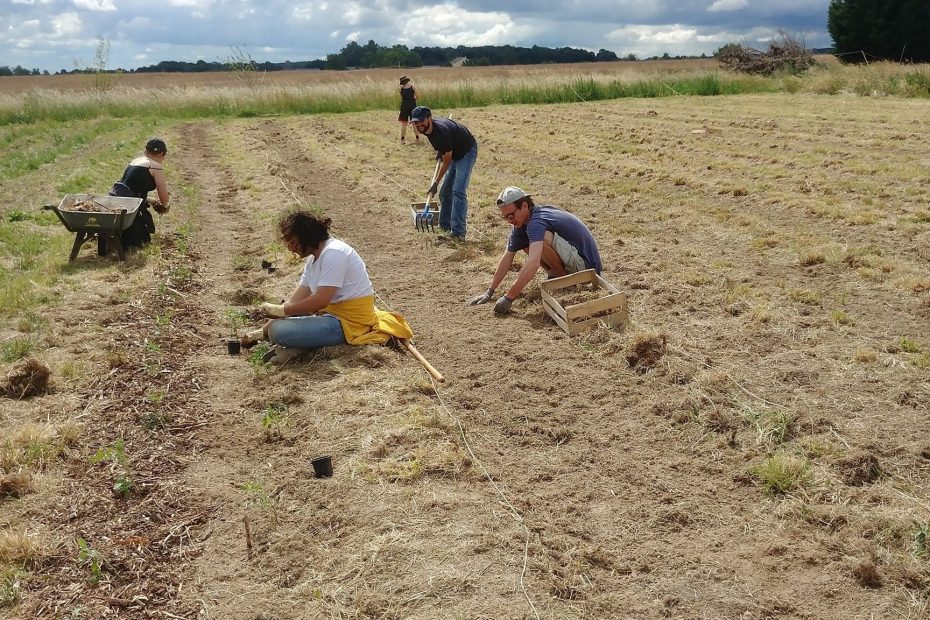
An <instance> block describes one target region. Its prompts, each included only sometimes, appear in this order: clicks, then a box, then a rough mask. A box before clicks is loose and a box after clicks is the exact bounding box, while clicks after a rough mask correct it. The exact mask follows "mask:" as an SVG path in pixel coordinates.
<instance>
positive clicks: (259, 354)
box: [249, 342, 271, 373]
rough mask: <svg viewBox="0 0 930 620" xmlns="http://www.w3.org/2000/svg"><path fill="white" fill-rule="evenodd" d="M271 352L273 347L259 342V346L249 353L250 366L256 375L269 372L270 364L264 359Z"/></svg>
mask: <svg viewBox="0 0 930 620" xmlns="http://www.w3.org/2000/svg"><path fill="white" fill-rule="evenodd" d="M270 350H271V345H270V344H268V343H267V342H259V343H258V344H257V345H255V346H254V347H252V350H251V351H249V364H251V365H252V370H254V371H255V372H256V373H261V372H264V371H265V370H267V368H268V363H266V362H265V360H264V359H262V358H263V357H264V356H265V353H268V351H270Z"/></svg>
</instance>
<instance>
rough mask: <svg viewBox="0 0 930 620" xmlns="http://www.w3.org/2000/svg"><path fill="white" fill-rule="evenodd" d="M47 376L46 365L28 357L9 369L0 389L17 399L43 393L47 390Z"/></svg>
mask: <svg viewBox="0 0 930 620" xmlns="http://www.w3.org/2000/svg"><path fill="white" fill-rule="evenodd" d="M48 377H49V370H48V367H47V366H46V365H45V364H43V363H42V362H40V361H38V360H36V359H35V358H31V357H30V358H29V359H27V360H26V361H24V362H21V363H19V364H16V365H15V366H13V368H11V369H10V371H9V372H8V373H7V375H6V381H5V382H4V384H3V386H2V389H0V391H2V392H3V393H4V394H5V395H7V396H9V397H10V398H16V399H18V400H22V399H23V398H29V397H30V396H35V395H36V394H43V393H45V392H46V391H47V390H48Z"/></svg>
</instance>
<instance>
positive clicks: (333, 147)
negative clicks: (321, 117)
mask: <svg viewBox="0 0 930 620" xmlns="http://www.w3.org/2000/svg"><path fill="white" fill-rule="evenodd" d="M318 129H324V126H323V121H320V124H319V126H318ZM326 146H328V147H329V148H331V149H333V150H334V151H336V152H338V153H339V154H340V155H342V156H343V158H345V159H347V160H350V161H351V159H352V158H351V157H349V154H348V153H346V152H345V151H343V150H342V149H341V148H339V147H338V146H336V145H335V144H333V143H332V142H330V143H328V144H327V145H326ZM359 163H360V162H359ZM363 165H365V166H368V167H369V168H371V169H372V170H374V171H375V172H377V173H378V174H380V175H381V176H383V177H384V178H385V179H387V180H388V181H390V182H391V183H393V184H394V185H396V186H397V187H399V188H401V189H402V190H404V191H405V192H407V193H408V194H410V195H411V196H415V197H417V198H419V197H420V195H419V194H418V193H417V192H415V191H413V190H412V189H410V188H408V187H404V186H403V185H401V184H400V183H398V182H397V181H395V180H394V178H393V177H391V176H390V175H389V174H387V173H386V172H384V171H382V170H381V169H380V168H378V167H377V166H376V165H374V164H371V163H366V164H363Z"/></svg>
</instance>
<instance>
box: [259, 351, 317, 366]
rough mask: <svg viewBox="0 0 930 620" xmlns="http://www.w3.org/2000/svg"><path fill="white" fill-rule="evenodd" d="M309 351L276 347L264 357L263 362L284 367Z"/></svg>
mask: <svg viewBox="0 0 930 620" xmlns="http://www.w3.org/2000/svg"><path fill="white" fill-rule="evenodd" d="M307 351H309V349H298V348H297V347H274V348H272V349H269V350H268V352H267V353H265V354H264V355H263V356H262V361H263V362H265V363H266V364H271V365H272V366H284V365H285V364H287V363H288V362H290V361H291V360H296V359H297V358H299V357H300V356H301V355H303V354H304V353H306V352H307Z"/></svg>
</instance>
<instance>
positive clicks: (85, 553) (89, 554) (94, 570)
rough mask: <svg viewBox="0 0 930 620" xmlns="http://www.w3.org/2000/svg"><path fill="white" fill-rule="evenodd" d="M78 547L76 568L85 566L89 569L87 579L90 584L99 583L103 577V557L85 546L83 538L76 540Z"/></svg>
mask: <svg viewBox="0 0 930 620" xmlns="http://www.w3.org/2000/svg"><path fill="white" fill-rule="evenodd" d="M77 546H78V556H77V563H78V566H84V565H86V566H87V567H88V568H89V569H90V577H89V578H88V579H87V581H88V583H90V584H97V583H100V579H101V577H103V562H104V560H103V556H102V555H101V554H100V552H99V551H97V550H96V549H94V548H93V547H91V546H90V545H89V544H87V541H86V540H84V539H83V538H78V539H77Z"/></svg>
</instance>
